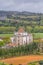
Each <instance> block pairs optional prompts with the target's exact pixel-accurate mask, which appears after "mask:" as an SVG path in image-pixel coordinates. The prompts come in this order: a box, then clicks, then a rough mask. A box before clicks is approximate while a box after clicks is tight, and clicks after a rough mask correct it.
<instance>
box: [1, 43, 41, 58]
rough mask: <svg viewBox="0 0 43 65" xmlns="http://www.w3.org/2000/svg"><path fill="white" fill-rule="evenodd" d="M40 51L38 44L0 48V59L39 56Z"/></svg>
mask: <svg viewBox="0 0 43 65" xmlns="http://www.w3.org/2000/svg"><path fill="white" fill-rule="evenodd" d="M39 52H40V49H39V48H38V43H31V44H28V45H27V44H26V45H22V46H18V47H11V48H6V49H5V48H0V58H8V57H13V56H23V55H29V54H39Z"/></svg>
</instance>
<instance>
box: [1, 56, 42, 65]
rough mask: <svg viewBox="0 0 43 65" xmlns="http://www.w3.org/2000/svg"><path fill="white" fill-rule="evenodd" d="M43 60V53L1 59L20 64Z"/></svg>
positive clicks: (15, 64)
mask: <svg viewBox="0 0 43 65" xmlns="http://www.w3.org/2000/svg"><path fill="white" fill-rule="evenodd" d="M39 60H43V55H29V56H21V57H16V58H15V57H14V58H8V59H4V60H0V61H2V62H5V63H9V64H11V63H12V64H14V65H19V64H23V65H24V64H26V63H29V62H33V61H39Z"/></svg>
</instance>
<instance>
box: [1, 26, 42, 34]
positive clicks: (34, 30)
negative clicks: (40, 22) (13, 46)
mask: <svg viewBox="0 0 43 65" xmlns="http://www.w3.org/2000/svg"><path fill="white" fill-rule="evenodd" d="M19 27H24V29H25V31H26V32H29V33H43V26H27V25H26V26H19V25H17V26H15V27H11V26H9V27H0V34H14V32H15V31H18V29H19Z"/></svg>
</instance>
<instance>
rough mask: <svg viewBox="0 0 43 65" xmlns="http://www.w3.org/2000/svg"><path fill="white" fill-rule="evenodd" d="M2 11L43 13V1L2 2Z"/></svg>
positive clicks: (20, 0) (13, 0)
mask: <svg viewBox="0 0 43 65" xmlns="http://www.w3.org/2000/svg"><path fill="white" fill-rule="evenodd" d="M0 10H6V11H9V10H11V11H29V12H39V13H40V12H43V0H0Z"/></svg>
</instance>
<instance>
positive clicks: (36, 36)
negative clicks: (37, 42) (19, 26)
mask: <svg viewBox="0 0 43 65" xmlns="http://www.w3.org/2000/svg"><path fill="white" fill-rule="evenodd" d="M32 35H33V37H34V38H35V39H37V38H43V33H32ZM12 36H14V33H12V34H11V33H10V34H0V37H12Z"/></svg>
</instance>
